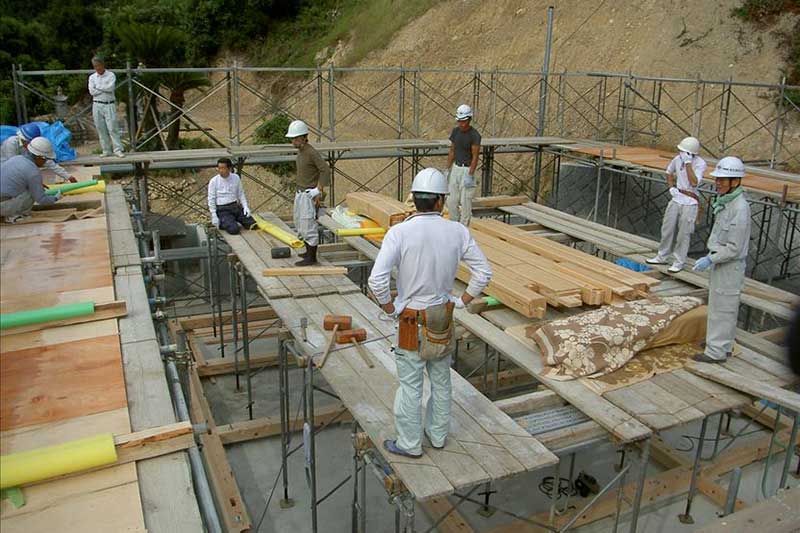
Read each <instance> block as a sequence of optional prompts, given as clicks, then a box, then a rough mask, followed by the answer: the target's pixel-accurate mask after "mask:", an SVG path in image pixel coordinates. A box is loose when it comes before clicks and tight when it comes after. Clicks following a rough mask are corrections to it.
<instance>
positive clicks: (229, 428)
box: [217, 403, 353, 445]
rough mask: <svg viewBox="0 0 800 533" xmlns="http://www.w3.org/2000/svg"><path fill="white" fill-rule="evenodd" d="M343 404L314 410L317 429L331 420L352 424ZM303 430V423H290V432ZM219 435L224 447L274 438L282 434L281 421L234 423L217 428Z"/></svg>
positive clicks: (291, 421) (267, 417) (292, 421)
mask: <svg viewBox="0 0 800 533" xmlns="http://www.w3.org/2000/svg"><path fill="white" fill-rule="evenodd" d="M342 409H343V406H342V405H341V404H338V403H337V404H333V405H326V406H324V407H319V408H317V409H315V410H314V424H315V426H316V427H319V426H323V425H325V424H328V423H329V422H330V421H331V420H334V419H335V420H336V422H350V421H351V420H353V417H352V415H351V414H350V413H349V412H345V413H342ZM301 429H303V421H302V420H299V419H292V420H290V421H289V430H290V431H300V430H301ZM217 434H218V435H219V438H220V440H221V441H222V444H223V445H228V444H236V443H237V442H246V441H250V440H256V439H264V438H267V437H274V436H276V435H280V434H281V419H280V417H276V416H265V417H263V418H255V419H253V420H244V421H242V422H233V423H231V424H225V425H223V426H217Z"/></svg>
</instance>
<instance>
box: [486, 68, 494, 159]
mask: <svg viewBox="0 0 800 533" xmlns="http://www.w3.org/2000/svg"><path fill="white" fill-rule="evenodd" d="M496 77H497V67H495V69H494V70H493V71H492V72H491V74H490V77H489V110H490V111H489V113H491V131H492V136H493V137H495V136H497V87H496V85H495V78H496ZM484 163H485V162H484Z"/></svg>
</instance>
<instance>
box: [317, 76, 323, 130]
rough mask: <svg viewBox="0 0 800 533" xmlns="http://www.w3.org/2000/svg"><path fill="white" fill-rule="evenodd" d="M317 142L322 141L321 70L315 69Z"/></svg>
mask: <svg viewBox="0 0 800 533" xmlns="http://www.w3.org/2000/svg"><path fill="white" fill-rule="evenodd" d="M317 128H318V133H317V142H321V141H322V131H323V128H322V70H321V69H320V68H319V67H317Z"/></svg>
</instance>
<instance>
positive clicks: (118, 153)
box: [114, 152, 125, 157]
mask: <svg viewBox="0 0 800 533" xmlns="http://www.w3.org/2000/svg"><path fill="white" fill-rule="evenodd" d="M114 155H115V156H117V157H125V153H124V152H114Z"/></svg>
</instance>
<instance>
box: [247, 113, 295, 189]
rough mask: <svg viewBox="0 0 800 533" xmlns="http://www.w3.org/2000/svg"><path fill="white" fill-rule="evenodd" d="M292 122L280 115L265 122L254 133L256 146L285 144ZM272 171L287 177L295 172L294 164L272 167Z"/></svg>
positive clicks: (280, 164)
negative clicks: (287, 131)
mask: <svg viewBox="0 0 800 533" xmlns="http://www.w3.org/2000/svg"><path fill="white" fill-rule="evenodd" d="M291 121H292V119H290V118H289V117H288V116H287V115H285V114H283V113H279V114H277V115H275V116H274V117H272V118H271V119H269V120H265V121H264V122H263V123H262V124H261V125H260V126H259V127H258V128H257V129H256V131H255V132H254V134H253V142H254V143H256V144H285V143H286V137H285V135H286V130H288V129H289V123H290V122H291ZM270 170H271V171H272V172H274V173H275V174H277V175H278V176H286V175H288V174H289V173H290V172H292V171H293V170H294V163H278V164H276V165H270Z"/></svg>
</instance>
